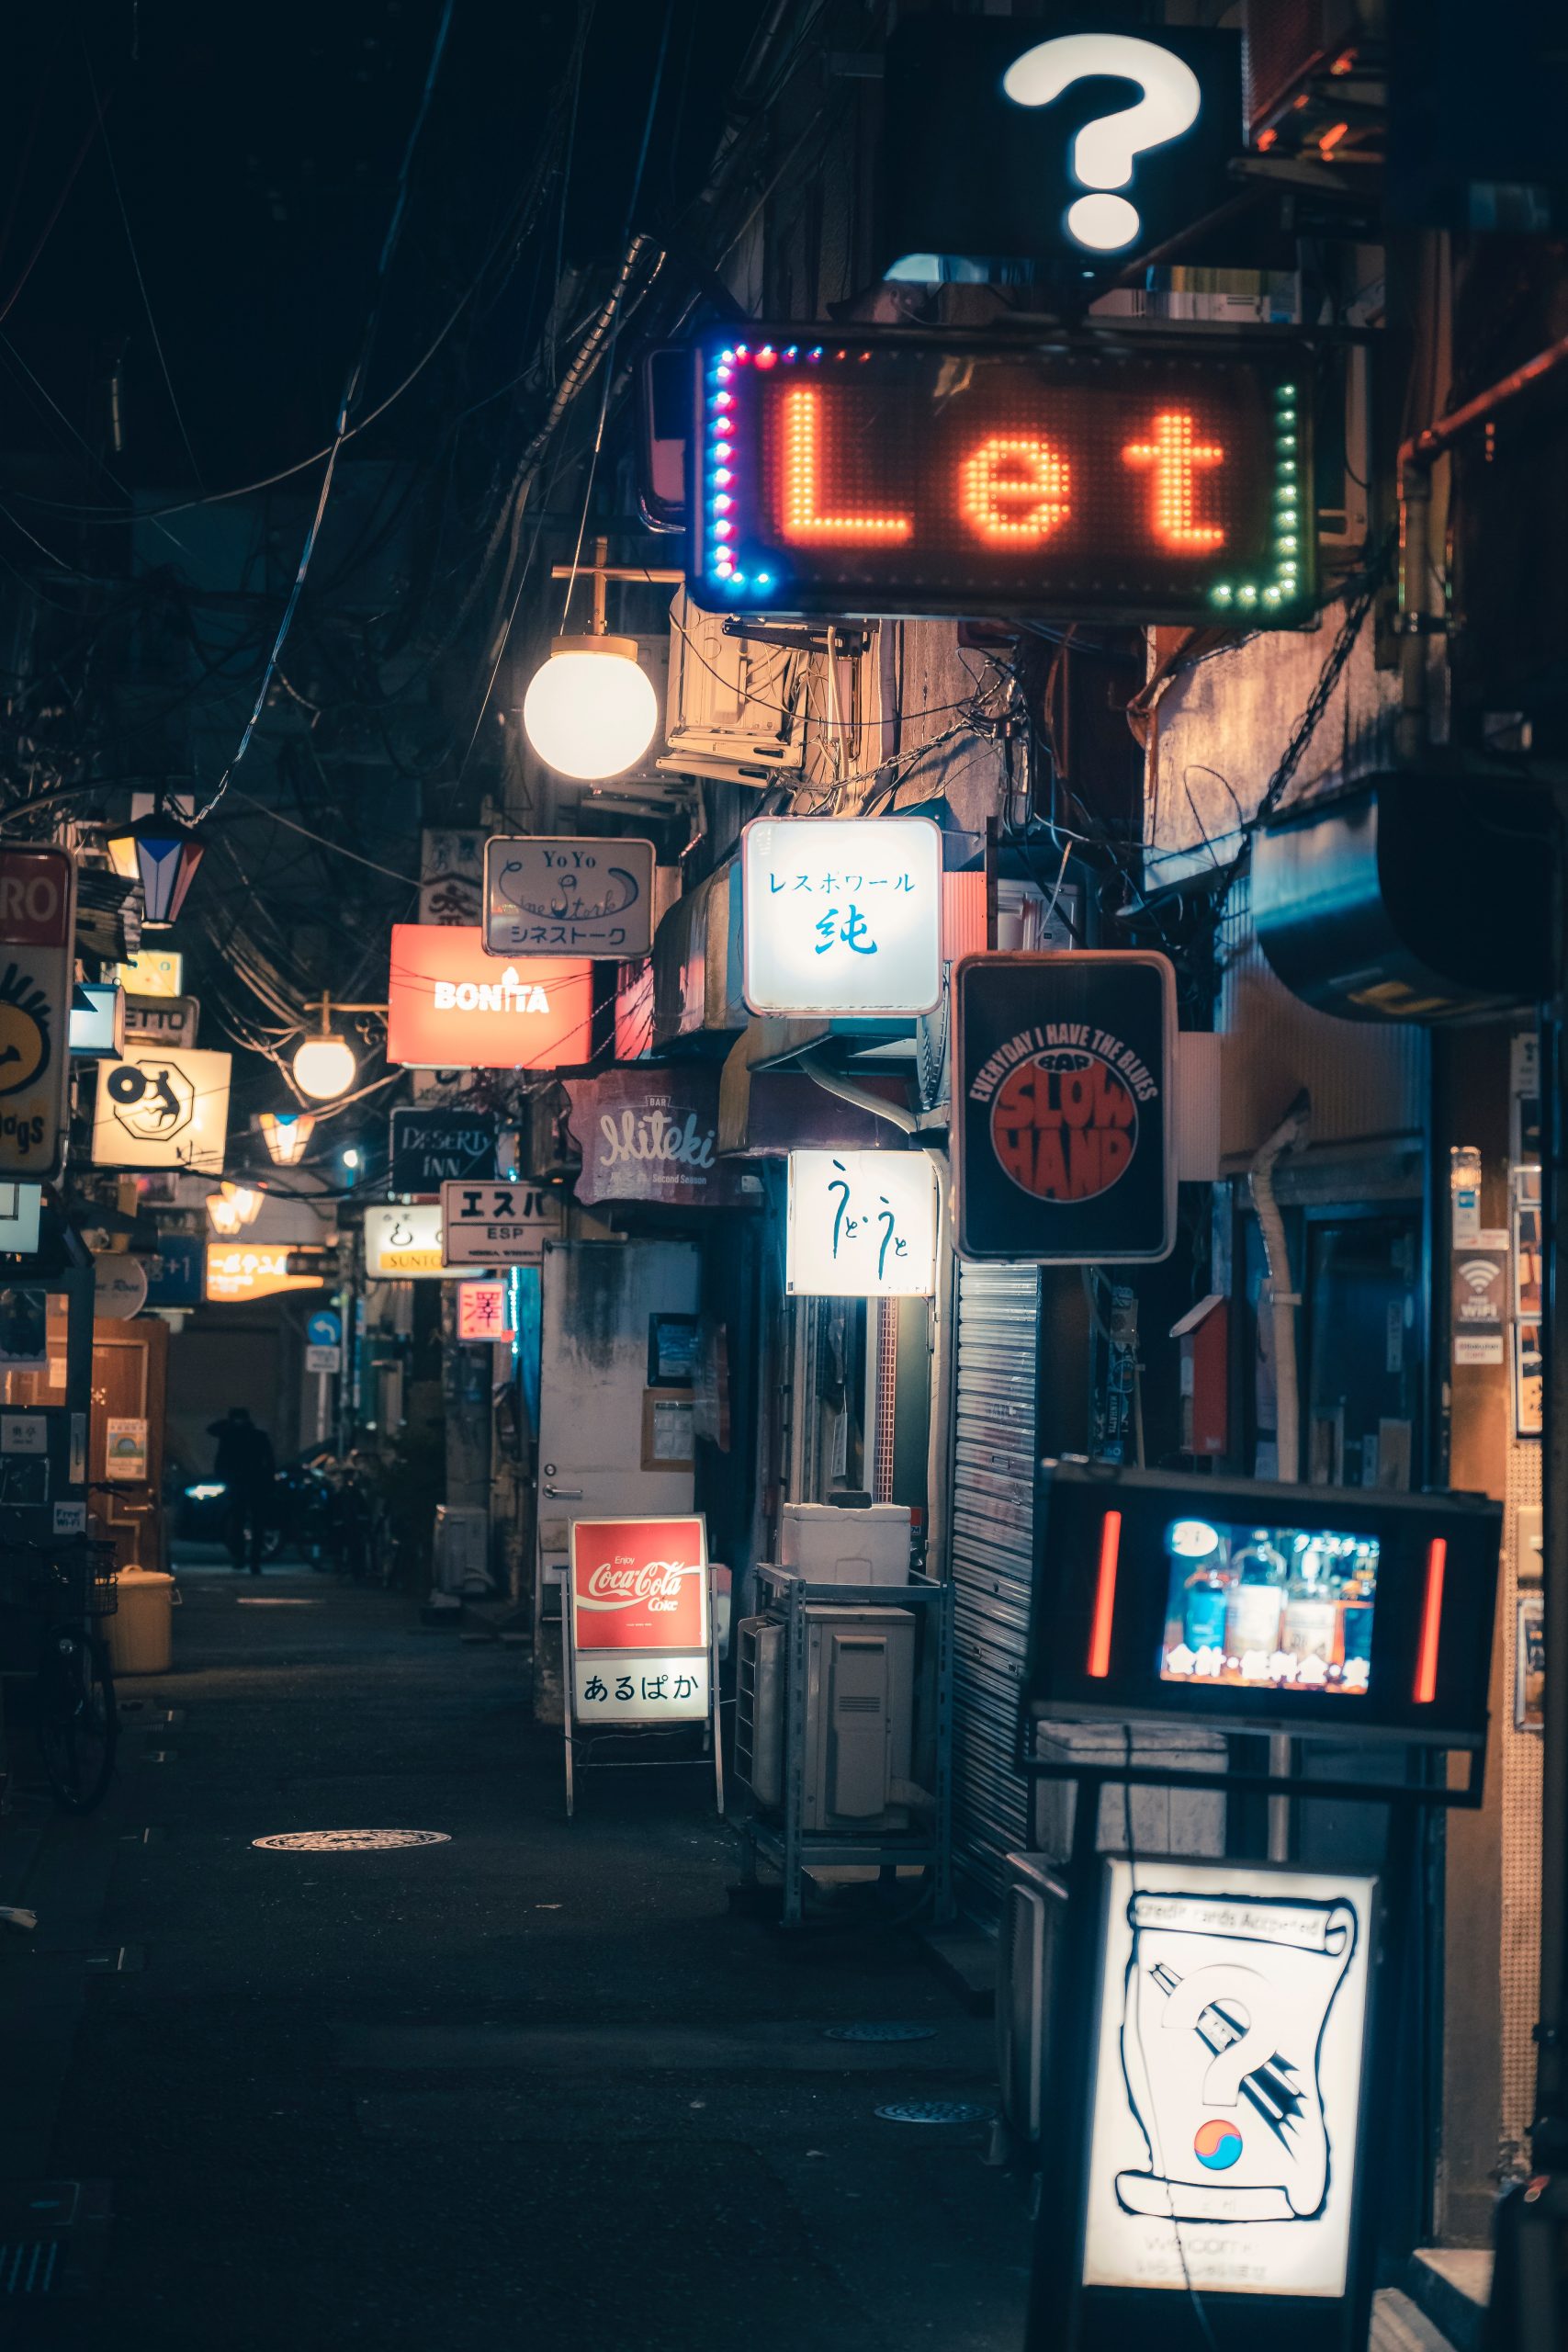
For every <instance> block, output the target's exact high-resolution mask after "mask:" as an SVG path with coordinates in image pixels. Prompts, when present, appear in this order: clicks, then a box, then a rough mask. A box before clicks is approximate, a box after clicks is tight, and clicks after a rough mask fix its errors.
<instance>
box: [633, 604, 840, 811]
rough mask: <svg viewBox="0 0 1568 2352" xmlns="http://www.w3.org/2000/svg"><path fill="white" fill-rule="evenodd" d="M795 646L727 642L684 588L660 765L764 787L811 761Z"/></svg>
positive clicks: (673, 626) (676, 614)
mask: <svg viewBox="0 0 1568 2352" xmlns="http://www.w3.org/2000/svg"><path fill="white" fill-rule="evenodd" d="M806 662H807V655H806V654H805V652H803V651H796V650H795V648H794V647H792V646H782V645H767V644H763V643H761V641H760V640H758V639H753V638H748V637H727V636H726V635H725V630H724V619H723V616H722V615H721V614H718V613H704V612H699V611H698V609H697V607H696V605H694V604H693V603H692V601H691V599H690V597H689V596H688V595H687V594H686V592H685V590H684V589H683V588H682V589H680V590H678V591H677V592H676V594H675V598H674V601H673V603H672V604H671V607H670V684H669V694H668V699H667V702H666V705H665V713H666V719H665V743H666V750H665V751H664V752H663V753H661V755H660V761H659V765H660V767H661V768H666V769H672V770H675V771H677V772H678V773H681V774H684V775H712V776H719V777H725V778H728V779H729V780H730V781H731V782H734V783H737V784H754V785H757V786H761V787H765V786H768V785H769V784H771V783H773V780H774V779H775V777H779V776H783V777H784V778H785V779H786V780H787V779H789V778H794V779H795V780H796V781H798V780H799V778H800V777H801V775H803V774H804V770H805V763H806V700H805V692H804V669H805V664H806Z"/></svg>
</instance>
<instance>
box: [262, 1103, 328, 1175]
mask: <svg viewBox="0 0 1568 2352" xmlns="http://www.w3.org/2000/svg"><path fill="white" fill-rule="evenodd" d="M256 1124H257V1125H258V1126H259V1127H260V1129H261V1132H262V1141H263V1143H265V1146H266V1148H267V1151H268V1153H269V1155H270V1157H271V1159H272V1160H273V1162H274V1164H275V1165H276V1167H279V1168H297V1167H298V1166H299V1162H300V1160H302V1159H304V1157H305V1149H306V1146H307V1145H308V1144H309V1142H310V1137H311V1136H313V1135H314V1134H315V1132H316V1121H315V1115H314V1114H313V1113H312V1112H310V1111H264V1112H263V1113H262V1114H261V1116H260V1118H259V1119H258V1120H257V1122H256Z"/></svg>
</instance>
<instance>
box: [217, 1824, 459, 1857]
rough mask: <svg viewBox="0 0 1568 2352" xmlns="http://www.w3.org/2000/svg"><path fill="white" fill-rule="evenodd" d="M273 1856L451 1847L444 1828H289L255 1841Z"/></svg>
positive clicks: (255, 1844) (368, 1852) (450, 1841)
mask: <svg viewBox="0 0 1568 2352" xmlns="http://www.w3.org/2000/svg"><path fill="white" fill-rule="evenodd" d="M251 1843H252V1845H253V1846H262V1847H265V1849H266V1850H267V1852H268V1853H272V1854H379V1853H385V1852H386V1851H387V1850H388V1849H389V1848H390V1847H393V1846H449V1845H450V1844H451V1843H452V1840H451V1838H449V1837H448V1835H447V1833H446V1830H445V1829H286V1830H283V1831H281V1832H280V1833H279V1834H278V1835H277V1836H276V1837H275V1838H252V1839H251Z"/></svg>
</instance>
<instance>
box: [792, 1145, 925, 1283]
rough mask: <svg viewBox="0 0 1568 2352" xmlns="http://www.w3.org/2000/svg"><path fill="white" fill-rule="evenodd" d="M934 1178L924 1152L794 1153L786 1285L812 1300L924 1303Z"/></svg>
mask: <svg viewBox="0 0 1568 2352" xmlns="http://www.w3.org/2000/svg"><path fill="white" fill-rule="evenodd" d="M936 1218H937V1194H936V1173H935V1170H933V1168H932V1166H931V1161H930V1160H929V1159H927V1158H926V1155H925V1153H924V1152H923V1151H792V1152H791V1153H790V1156H789V1216H788V1226H787V1230H786V1234H785V1244H784V1286H785V1288H786V1290H788V1291H789V1292H790V1293H791V1294H792V1295H795V1296H805V1297H817V1298H929V1297H930V1295H931V1285H932V1279H933V1273H934V1269H935V1264H936Z"/></svg>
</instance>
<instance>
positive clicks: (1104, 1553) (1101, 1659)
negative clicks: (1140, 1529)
mask: <svg viewBox="0 0 1568 2352" xmlns="http://www.w3.org/2000/svg"><path fill="white" fill-rule="evenodd" d="M1121 1549H1122V1514H1121V1512H1120V1511H1119V1510H1108V1511H1107V1512H1106V1514H1105V1518H1104V1520H1103V1521H1102V1522H1101V1525H1100V1580H1099V1582H1098V1583H1097V1585H1096V1586H1095V1590H1094V1623H1093V1624H1092V1625H1091V1627H1090V1628H1089V1672H1090V1674H1092V1675H1093V1677H1094V1679H1095V1680H1096V1681H1097V1682H1103V1681H1104V1679H1105V1678H1106V1676H1107V1675H1108V1674H1109V1673H1110V1671H1111V1618H1112V1616H1113V1615H1114V1613H1115V1609H1116V1555H1117V1554H1118V1553H1119V1552H1120V1550H1121Z"/></svg>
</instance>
